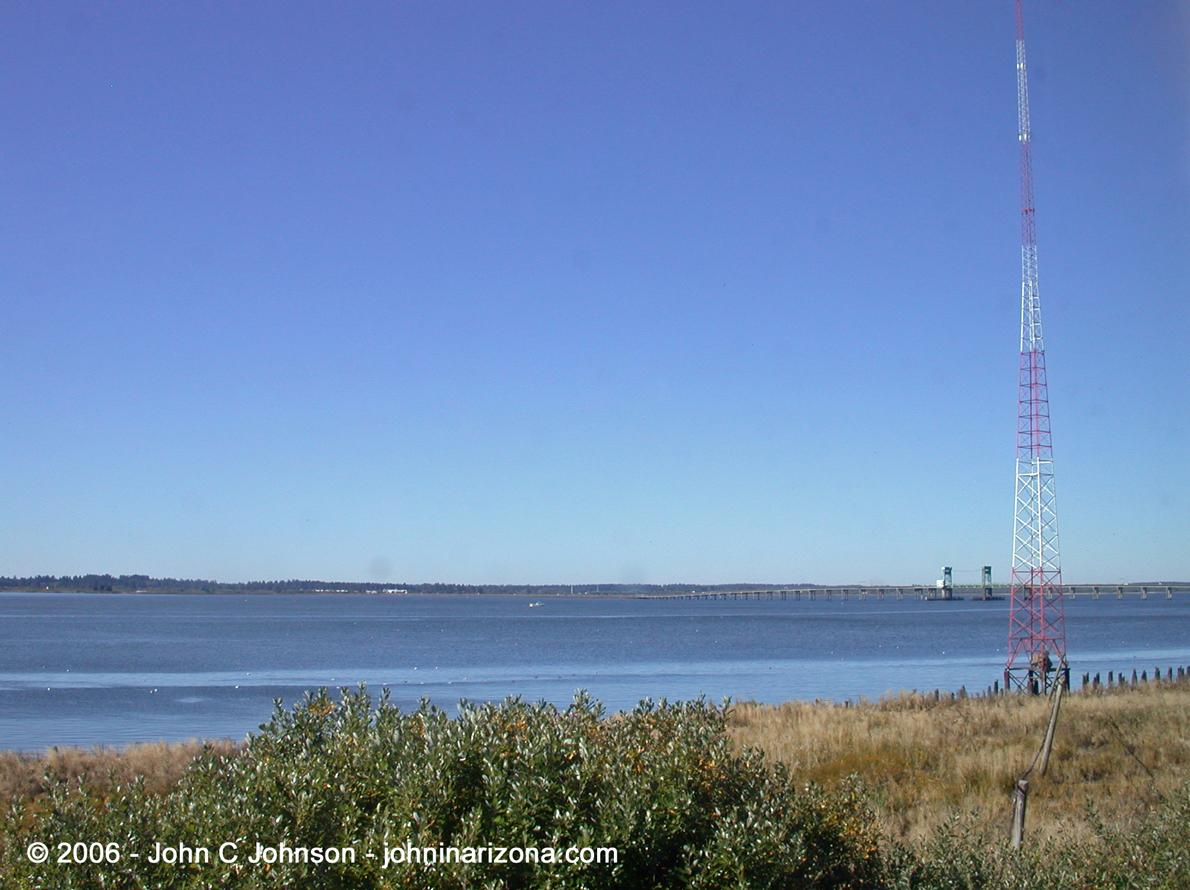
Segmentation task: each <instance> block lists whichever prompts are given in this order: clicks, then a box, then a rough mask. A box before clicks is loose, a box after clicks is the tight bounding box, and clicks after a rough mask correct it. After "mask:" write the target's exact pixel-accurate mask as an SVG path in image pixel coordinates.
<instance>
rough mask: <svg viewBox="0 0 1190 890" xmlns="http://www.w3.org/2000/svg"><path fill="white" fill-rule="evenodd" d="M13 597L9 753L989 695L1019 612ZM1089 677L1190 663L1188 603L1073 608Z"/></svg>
mask: <svg viewBox="0 0 1190 890" xmlns="http://www.w3.org/2000/svg"><path fill="white" fill-rule="evenodd" d="M530 602H531V601H530V600H528V599H524V598H518V597H463V596H459V597H451V596H442V597H419V596H396V597H379V596H342V595H339V596H242V597H233V596H177V595H151V594H150V595H142V594H137V595H129V594H125V595H118V594H117V595H112V594H0V748H17V749H35V748H41V747H44V746H46V745H53V744H59V745H66V744H69V745H92V744H123V743H127V742H130V741H137V740H152V739H163V738H164V739H184V738H195V737H222V736H229V737H232V738H241V737H243V736H244V735H246V734H247V733H249V732H252V731H254V730H256V728H257V727H258V726H259V724H260V723H262V722H264V721H265V720H267V719H268V717H269V714H270V712H271V711H272V703H273V700H274V699H277V698H280V699H283V700H284V702H285V703H286V704H292V703H293V702H294V701H295V700H297V699H299V698H300V697H301V695H302V693H303V692H304V691H305V690H308V689H316V688H318V687H320V686H329V687H341V686H356V685H358V684H360V683H367V685H368V687H369V688H370V689H371V690H373V691H375V692H379V691H380V689H381V688H382V687H387V688H388V689H389V690H390V692H391V695H392V698H393V700H394V701H395V702H396V703H398V704H400V705H401V706H403V707H405V706H411V705H415V704H416V703H417V701H418V700H419V699H420V698H421V697H422V696H427V697H429V698H430V699H431V700H432V701H434V702H435V703H436V704H438V705H440V706H442V707H444V708H447V709H448V710H452V711H453V709H454V707H455V705H456V704H457V702H458V701H459V699H462V698H466V699H470V700H472V701H490V700H499V699H502V698H504V697H506V696H509V695H519V696H521V697H523V698H526V699H529V700H538V699H545V700H548V701H552V702H555V703H558V704H565V703H567V702H569V701H570V699H571V697H572V696H573V694H574V691H575V690H576V689H580V688H582V689H586V690H588V691H589V692H590V693H591V694H592V695H593V696H594V697H595V698H597V699H599V700H600V701H602V702H603V703H604V704H605V705H606V706H607V707H608V708H609V709H620V708H628V707H631V706H633V705H634V704H636V702H638V701H639V700H640V699H643V698H661V697H666V698H669V699H671V700H672V699H687V698H693V697H696V696H699V695H706V696H708V697H709V698H711V699H712V700H715V701H718V700H720V699H722V698H723V697H725V696H730V697H732V698H733V699H737V700H738V699H756V700H759V701H767V702H779V701H784V700H786V699H791V698H800V699H814V698H826V699H833V700H844V699H852V700H854V699H856V698H858V697H860V696H866V697H869V698H875V697H878V696H880V695H883V694H885V693H887V692H896V691H899V690H902V689H918V690H933V689H936V688H939V689H943V690H957V689H958V688H959V687H960V686H966V687H967V689H969V690H972V691H975V690H983V689H985V688H986V687H987V686H989V685H990V684H991V682H992V681H993V680H995V679H998V678H999V677H1001V676H1002V674H1003V662H1004V647H1005V639H1006V636H1007V603H1006V602H1005V601H997V602H988V603H984V602H978V601H963V602H952V603H927V602H920V601H917V600H902V601H897V600H886V601H883V602H879V601H876V600H874V599H869V600H866V601H860V600H858V599H856V598H854V597H853V598H852V599H850V600H848V601H846V602H843V601H838V600H835V601H832V602H826V601H822V600H818V601H815V602H806V601H802V602H797V601H792V600H788V601H785V602H781V601H780V600H776V601H772V602H769V601H767V600H765V601H761V602H756V601H748V602H743V601H701V600H691V601H687V600H677V601H670V600H654V601H649V600H634V599H611V598H607V599H604V598H575V599H569V598H565V599H552V598H543V599H542V602H541V605H539V606H530V605H529V603H530ZM1066 609H1067V611H1066V623H1067V639H1068V649H1069V656H1070V661H1071V666H1072V676H1073V677H1074V679H1075V683H1076V685H1077V683H1078V677H1079V676H1080V675H1081V674H1082V673H1083V672H1091V673H1094V672H1096V671H1101V672H1103V673H1104V675H1105V676H1106V672H1107V671H1108V670H1116V671H1119V670H1125V671H1127V672H1129V673H1130V672H1131V671H1132V669H1133V668H1134V667H1135V668H1136V669H1137V670H1138V671H1139V670H1141V669H1147V670H1149V671H1150V672H1151V671H1152V669H1153V667H1154V666H1155V665H1160V666H1161V667H1162V668H1165V667H1170V666H1172V667H1175V668H1176V667H1177V666H1179V665H1190V596H1182V595H1179V596H1176V597H1175V598H1174V599H1172V600H1168V599H1165V598H1164V597H1163V596H1162V597H1159V598H1153V599H1149V600H1140V599H1139V598H1137V597H1130V598H1128V599H1125V600H1122V601H1121V600H1116V599H1101V600H1098V601H1093V600H1091V599H1089V598H1082V597H1080V598H1079V599H1077V600H1075V601H1073V602H1069V601H1068V602H1067V606H1066Z"/></svg>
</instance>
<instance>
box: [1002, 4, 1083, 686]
mask: <svg viewBox="0 0 1190 890" xmlns="http://www.w3.org/2000/svg"><path fill="white" fill-rule="evenodd" d="M1016 85H1017V86H1016V96H1017V118H1018V124H1019V136H1020V144H1021V273H1022V284H1021V376H1020V404H1019V408H1018V414H1017V435H1016V528H1015V531H1014V534H1013V545H1012V594H1011V598H1010V603H1009V611H1008V660H1007V662H1006V663H1005V665H1004V688H1005V690H1006V691H1007V690H1009V689H1012V688H1014V687H1015V688H1017V689H1024V690H1026V691H1028V692H1031V693H1034V694H1037V693H1042V692H1048V691H1049V690H1050V688H1051V687H1052V686H1053V685H1054V684H1055V683H1058V682H1065V681H1066V679H1067V676H1068V674H1069V668H1068V667H1067V665H1066V622H1065V618H1064V615H1063V609H1062V569H1061V566H1060V564H1059V561H1058V514H1057V510H1056V501H1055V497H1054V452H1053V442H1052V440H1051V437H1050V407H1049V391H1048V389H1047V387H1046V379H1045V342H1044V340H1043V339H1042V336H1041V295H1040V293H1039V292H1038V288H1037V230H1036V225H1035V221H1034V217H1033V157H1032V153H1031V151H1030V131H1029V84H1028V77H1027V75H1026V73H1025V21H1024V17H1023V15H1022V12H1021V0H1016Z"/></svg>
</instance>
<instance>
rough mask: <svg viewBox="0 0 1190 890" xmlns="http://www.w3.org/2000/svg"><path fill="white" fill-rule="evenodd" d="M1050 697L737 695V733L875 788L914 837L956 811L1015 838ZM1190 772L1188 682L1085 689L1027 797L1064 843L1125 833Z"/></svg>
mask: <svg viewBox="0 0 1190 890" xmlns="http://www.w3.org/2000/svg"><path fill="white" fill-rule="evenodd" d="M1048 719H1049V701H1048V700H1047V699H1043V698H1036V697H1031V696H1021V695H1013V696H998V697H994V698H954V699H951V698H950V697H949V696H942V697H940V699H938V700H935V699H934V697H933V696H932V695H929V696H927V695H901V696H897V697H895V698H890V699H886V700H883V701H880V702H873V703H864V704H861V705H859V706H853V707H838V706H835V705H831V704H825V703H822V704H807V703H803V702H788V703H786V704H783V705H779V706H775V707H774V706H769V705H758V704H748V703H745V704H739V705H737V706H735V707H734V708H733V709H732V713H731V718H730V724H729V732H730V734H731V736H732V738H733V739H734V740H735V742H736V744H737V746H740V747H742V746H754V747H758V748H761V749H762V750H764V751H765V753H766V754H767V755H768V756H769V757H770V758H772V759H774V760H777V761H779V762H782V763H785V764H787V765H788V766H789V768H790V770H791V772H792V773H793V775H794V776H796V777H798V778H801V779H804V780H806V781H812V782H818V783H821V784H822V785H823V786H825V787H827V788H831V787H837V786H839V785H840V783H842V782H843V781H844V780H845V779H847V777H849V776H853V775H856V776H859V777H861V778H862V780H863V781H864V783H865V784H866V785H867V786H868V788H869V791H870V795H871V798H872V801H873V803H874V804H875V807H876V810H877V812H878V814H879V817H880V821H881V824H882V828H883V830H884V831H885V832H886V833H888V835H889V836H891V837H895V838H904V839H912V840H920V839H923V838H925V837H928V836H931V835H933V834H935V833H936V832H937V830H938V829H939V828H940V827H941V826H943V825H944V824H946V823H948V822H950V821H952V820H953V819H955V818H956V817H958V818H965V819H967V820H968V821H969V822H970V823H971V825H972V826H973V828H974V829H975V830H976V831H977V832H979V833H980V834H982V835H984V836H986V837H987V838H988V839H989V840H991V839H996V838H1004V837H1007V834H1008V826H1009V823H1010V821H1011V814H1010V807H1009V800H1010V794H1011V791H1012V786H1013V782H1014V781H1015V779H1016V778H1017V777H1018V776H1019V775H1020V774H1021V773H1022V772H1023V771H1024V770H1025V769H1026V768H1027V767H1028V765H1029V764H1030V762H1031V761H1032V760H1033V757H1034V755H1035V754H1036V753H1037V748H1038V745H1039V742H1040V740H1041V738H1042V736H1043V734H1044V732H1045V726H1046V722H1047V721H1048ZM1187 782H1190V684H1188V683H1185V682H1183V683H1161V684H1157V683H1141V684H1138V685H1137V686H1136V687H1116V688H1113V689H1111V690H1099V691H1094V692H1092V691H1083V692H1078V693H1075V694H1073V695H1067V696H1066V697H1065V699H1064V701H1063V703H1062V708H1061V712H1060V718H1059V723H1058V730H1057V733H1056V736H1055V740H1054V749H1053V755H1052V757H1051V760H1050V767H1049V771H1048V774H1047V775H1046V776H1045V777H1044V778H1035V779H1034V781H1033V791H1032V793H1031V795H1030V798H1029V819H1028V828H1029V831H1030V834H1032V835H1033V836H1037V837H1041V838H1048V839H1053V840H1056V841H1060V842H1069V841H1083V840H1087V839H1089V838H1091V837H1093V836H1095V834H1096V832H1097V830H1098V828H1097V826H1098V825H1099V824H1100V823H1105V824H1107V825H1109V826H1111V827H1113V828H1118V829H1121V830H1124V829H1126V828H1128V827H1129V826H1134V825H1136V824H1139V822H1140V821H1142V820H1143V818H1144V817H1145V815H1146V814H1147V813H1148V812H1149V811H1150V810H1151V809H1152V808H1153V807H1154V806H1157V805H1159V804H1160V803H1161V802H1162V801H1164V800H1167V799H1168V798H1169V797H1170V796H1171V795H1172V794H1174V793H1175V792H1176V791H1177V790H1178V789H1179V788H1181V787H1182V786H1184V785H1185V784H1186V783H1187Z"/></svg>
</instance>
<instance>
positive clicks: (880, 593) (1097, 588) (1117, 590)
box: [636, 584, 1190, 602]
mask: <svg viewBox="0 0 1190 890" xmlns="http://www.w3.org/2000/svg"><path fill="white" fill-rule="evenodd" d="M1058 589H1059V590H1060V591H1061V592H1062V596H1064V597H1065V598H1067V599H1076V598H1077V597H1079V596H1089V597H1091V599H1096V600H1097V599H1099V598H1100V597H1104V598H1107V597H1115V598H1116V599H1123V598H1124V597H1125V596H1139V597H1140V598H1141V599H1143V600H1147V599H1148V598H1149V597H1150V596H1153V597H1165V598H1166V599H1173V597H1174V594H1175V593H1179V594H1180V593H1190V584H1063V585H1062V586H1061V587H1060V588H1058ZM1008 593H1009V588H1008V587H1007V586H1006V585H1003V584H994V585H990V586H986V587H985V586H983V585H978V584H954V585H950V586H944V587H939V586H937V585H934V586H931V585H928V584H906V585H887V584H886V585H858V584H846V585H828V586H822V587H765V588H747V589H744V588H741V589H739V590H705V591H698V590H692V591H690V592H689V593H665V594H640V595H639V596H637V597H636V598H637V599H645V600H848V599H853V598H854V599H859V600H867V599H875V600H885V599H898V600H903V599H919V600H929V601H942V602H945V601H948V600H949V601H954V600H1001V599H1004V598H1005V597H1007V596H1008Z"/></svg>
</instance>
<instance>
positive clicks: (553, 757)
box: [0, 689, 884, 890]
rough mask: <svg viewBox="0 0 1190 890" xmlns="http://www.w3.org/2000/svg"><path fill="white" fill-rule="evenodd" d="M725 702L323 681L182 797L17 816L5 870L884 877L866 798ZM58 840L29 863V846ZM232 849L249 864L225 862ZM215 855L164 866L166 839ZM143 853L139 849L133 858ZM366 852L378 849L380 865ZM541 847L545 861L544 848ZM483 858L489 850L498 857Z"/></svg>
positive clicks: (319, 880)
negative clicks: (800, 782)
mask: <svg viewBox="0 0 1190 890" xmlns="http://www.w3.org/2000/svg"><path fill="white" fill-rule="evenodd" d="M724 729H725V717H724V712H723V710H722V709H719V708H716V707H714V706H712V705H709V704H707V703H705V702H703V701H696V702H687V703H677V704H667V703H665V702H664V701H662V702H661V703H659V704H652V703H649V702H645V703H642V704H641V705H640V706H639V707H637V708H636V709H635V710H633V711H631V712H627V713H623V714H617V715H614V716H611V717H607V716H605V715H604V714H603V712H602V709H601V708H600V707H599V706H598V705H597V704H595V703H593V702H591V701H590V700H589V699H587V698H586V697H584V696H581V695H580V696H579V697H577V698H576V699H575V702H574V704H572V705H571V706H570V707H569V708H567V709H565V710H562V711H559V710H558V709H557V708H555V707H553V706H552V705H548V704H532V705H531V704H527V703H525V702H522V701H520V700H517V699H510V700H508V701H506V702H504V703H502V704H500V705H479V706H475V705H468V704H466V703H464V704H463V706H462V708H461V713H460V715H459V716H458V717H457V718H453V719H451V718H449V717H448V716H447V715H446V714H445V713H444V712H443V711H441V710H439V709H437V708H434V707H432V706H430V705H429V704H428V703H423V704H422V706H421V707H419V708H418V709H417V710H415V711H412V712H411V713H402V712H401V711H399V710H398V709H397V708H396V707H394V706H392V705H391V704H390V703H389V702H388V700H387V696H384V697H382V698H381V700H380V702H379V704H378V706H377V707H375V708H373V706H372V702H371V700H370V698H369V697H368V695H367V694H365V692H364V691H363V690H362V689H361V690H360V691H358V692H354V693H351V692H348V691H347V690H344V691H343V695H342V698H341V700H340V701H337V702H336V701H333V700H332V699H331V698H330V697H329V696H328V695H327V694H326V692H325V691H321V692H319V693H318V694H316V695H312V696H307V698H306V700H305V701H303V702H302V703H301V704H299V705H298V706H297V707H295V708H294V709H293V710H292V711H286V710H284V709H282V708H281V707H279V706H278V708H277V710H276V711H275V713H274V715H273V717H272V719H271V720H270V722H269V723H267V724H266V725H264V726H263V727H261V732H260V734H259V735H256V736H254V737H252V738H251V739H250V740H249V742H248V744H247V746H246V748H245V749H244V750H243V751H242V752H239V753H237V754H233V755H221V754H215V753H211V754H208V755H207V756H204V757H203V758H200V760H199V761H197V762H196V764H195V766H194V767H193V768H192V769H191V770H190V771H189V772H188V774H187V775H186V776H185V778H184V779H183V780H182V782H181V784H180V785H179V786H178V787H177V788H176V789H175V790H173V791H172V792H169V793H167V794H161V795H153V794H149V793H147V792H146V791H145V789H144V787H143V785H140V784H134V785H132V786H127V787H122V788H120V787H117V788H115V789H112V790H108V791H102V792H100V791H92V790H90V789H89V788H88V786H87V785H86V784H85V783H84V784H83V786H82V787H81V789H80V788H73V789H72V788H67V787H63V786H58V787H55V788H54V789H53V790H52V791H51V793H50V794H49V795H48V797H47V798H45V799H43V800H41V801H38V802H36V803H34V804H30V803H28V802H26V803H24V804H21V805H18V806H16V807H14V808H13V810H12V812H10V813H9V814H8V815H7V817H6V822H5V826H4V831H3V848H2V855H3V861H2V864H0V879H2V883H3V886H4V887H12V888H14V890H15V888H34V887H36V888H46V890H50V888H59V887H61V888H66V887H71V888H101V887H102V888H112V887H116V888H124V887H127V888H134V887H135V888H142V887H144V888H175V887H176V888H181V887H195V888H198V887H237V888H257V887H262V888H263V887H284V888H318V890H323V888H373V887H375V888H398V887H409V888H459V890H462V888H489V887H491V888H496V887H501V888H558V890H562V888H677V887H689V888H753V887H765V888H857V890H858V888H876V887H880V886H883V885H884V880H883V875H884V869H883V865H882V860H881V856H880V854H879V852H878V837H877V835H876V832H875V829H874V827H873V822H872V819H871V817H870V815H869V813H868V812H867V811H866V809H865V808H864V806H863V804H862V801H861V799H860V796H859V795H858V793H854V792H845V793H843V794H838V793H836V794H833V795H831V796H829V797H828V796H826V795H824V794H823V793H821V792H820V791H818V790H816V789H814V788H801V789H797V788H795V787H794V786H793V784H792V783H791V781H790V779H789V777H788V775H787V774H786V773H785V771H784V769H783V768H781V767H773V766H770V765H768V764H766V763H765V762H764V761H763V759H762V758H761V756H760V755H759V754H755V753H747V754H745V755H743V756H736V755H734V754H733V753H732V750H731V747H730V744H729V742H728V739H727V736H726V734H725V732H724ZM33 841H42V842H44V843H46V844H48V845H49V847H50V848H51V860H50V862H48V863H46V864H44V865H34V864H32V863H30V862H29V861H28V859H27V856H26V855H25V851H26V849H27V846H28V844H29V843H31V842H33ZM63 841H82V842H95V841H98V842H103V843H106V842H109V841H116V842H119V844H120V846H121V853H122V857H121V860H120V861H119V862H118V863H110V862H103V863H100V864H70V865H65V864H58V863H57V862H56V858H57V855H58V848H57V846H56V845H57V844H58V843H60V842H63ZM224 842H234V843H235V844H236V845H237V847H236V849H235V853H236V854H237V856H238V860H237V861H236V862H235V863H223V862H219V861H218V848H219V845H220V844H221V843H224ZM155 843H160V844H161V845H163V846H164V847H166V848H173V849H177V848H178V845H184V846H185V847H188V848H197V847H206V848H207V849H208V851H209V855H210V857H211V861H210V862H208V863H205V864H202V863H200V864H172V865H171V864H165V863H157V864H153V863H151V862H149V861H148V860H149V858H150V854H151V851H153V849H154V844H155ZM257 844H261V845H263V847H265V848H275V847H277V846H278V845H281V844H285V845H287V846H288V847H289V848H291V849H293V848H308V849H310V848H324V849H330V848H336V849H337V848H345V847H346V848H351V849H353V850H354V851H355V857H356V858H355V861H354V862H339V863H333V864H330V863H326V862H323V863H312V862H273V863H270V862H261V863H257V864H250V863H248V862H246V859H247V857H248V856H250V855H252V854H253V852H254V851H255V849H256V845H257ZM406 845H412V847H415V848H432V849H434V850H435V851H437V850H438V848H439V847H442V848H449V847H457V848H460V849H466V848H472V849H477V848H485V849H486V848H489V847H493V848H494V847H504V848H514V847H525V848H535V849H537V850H538V851H545V850H547V849H549V850H552V849H559V850H566V849H569V848H584V847H591V848H612V849H614V850H615V851H616V853H617V861H616V862H612V863H607V862H604V863H588V864H582V863H575V864H570V863H566V862H558V863H545V862H539V863H536V864H534V863H531V862H530V863H526V862H507V861H506V862H491V861H481V862H451V863H449V864H441V863H439V864H436V865H433V866H427V865H424V864H416V863H415V864H409V863H400V864H389V865H388V867H387V868H385V867H384V866H385V853H384V851H385V849H386V848H387V849H389V850H393V849H396V848H401V849H402V852H404V848H405V846H406ZM133 852H137V853H139V854H140V858H138V859H132V858H131V857H130V856H129V855H128V854H130V853H133ZM368 853H372V854H373V856H374V857H375V858H368V856H367V854H368ZM539 855H548V854H542V853H539ZM488 856H489V858H490V853H489V854H488Z"/></svg>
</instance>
